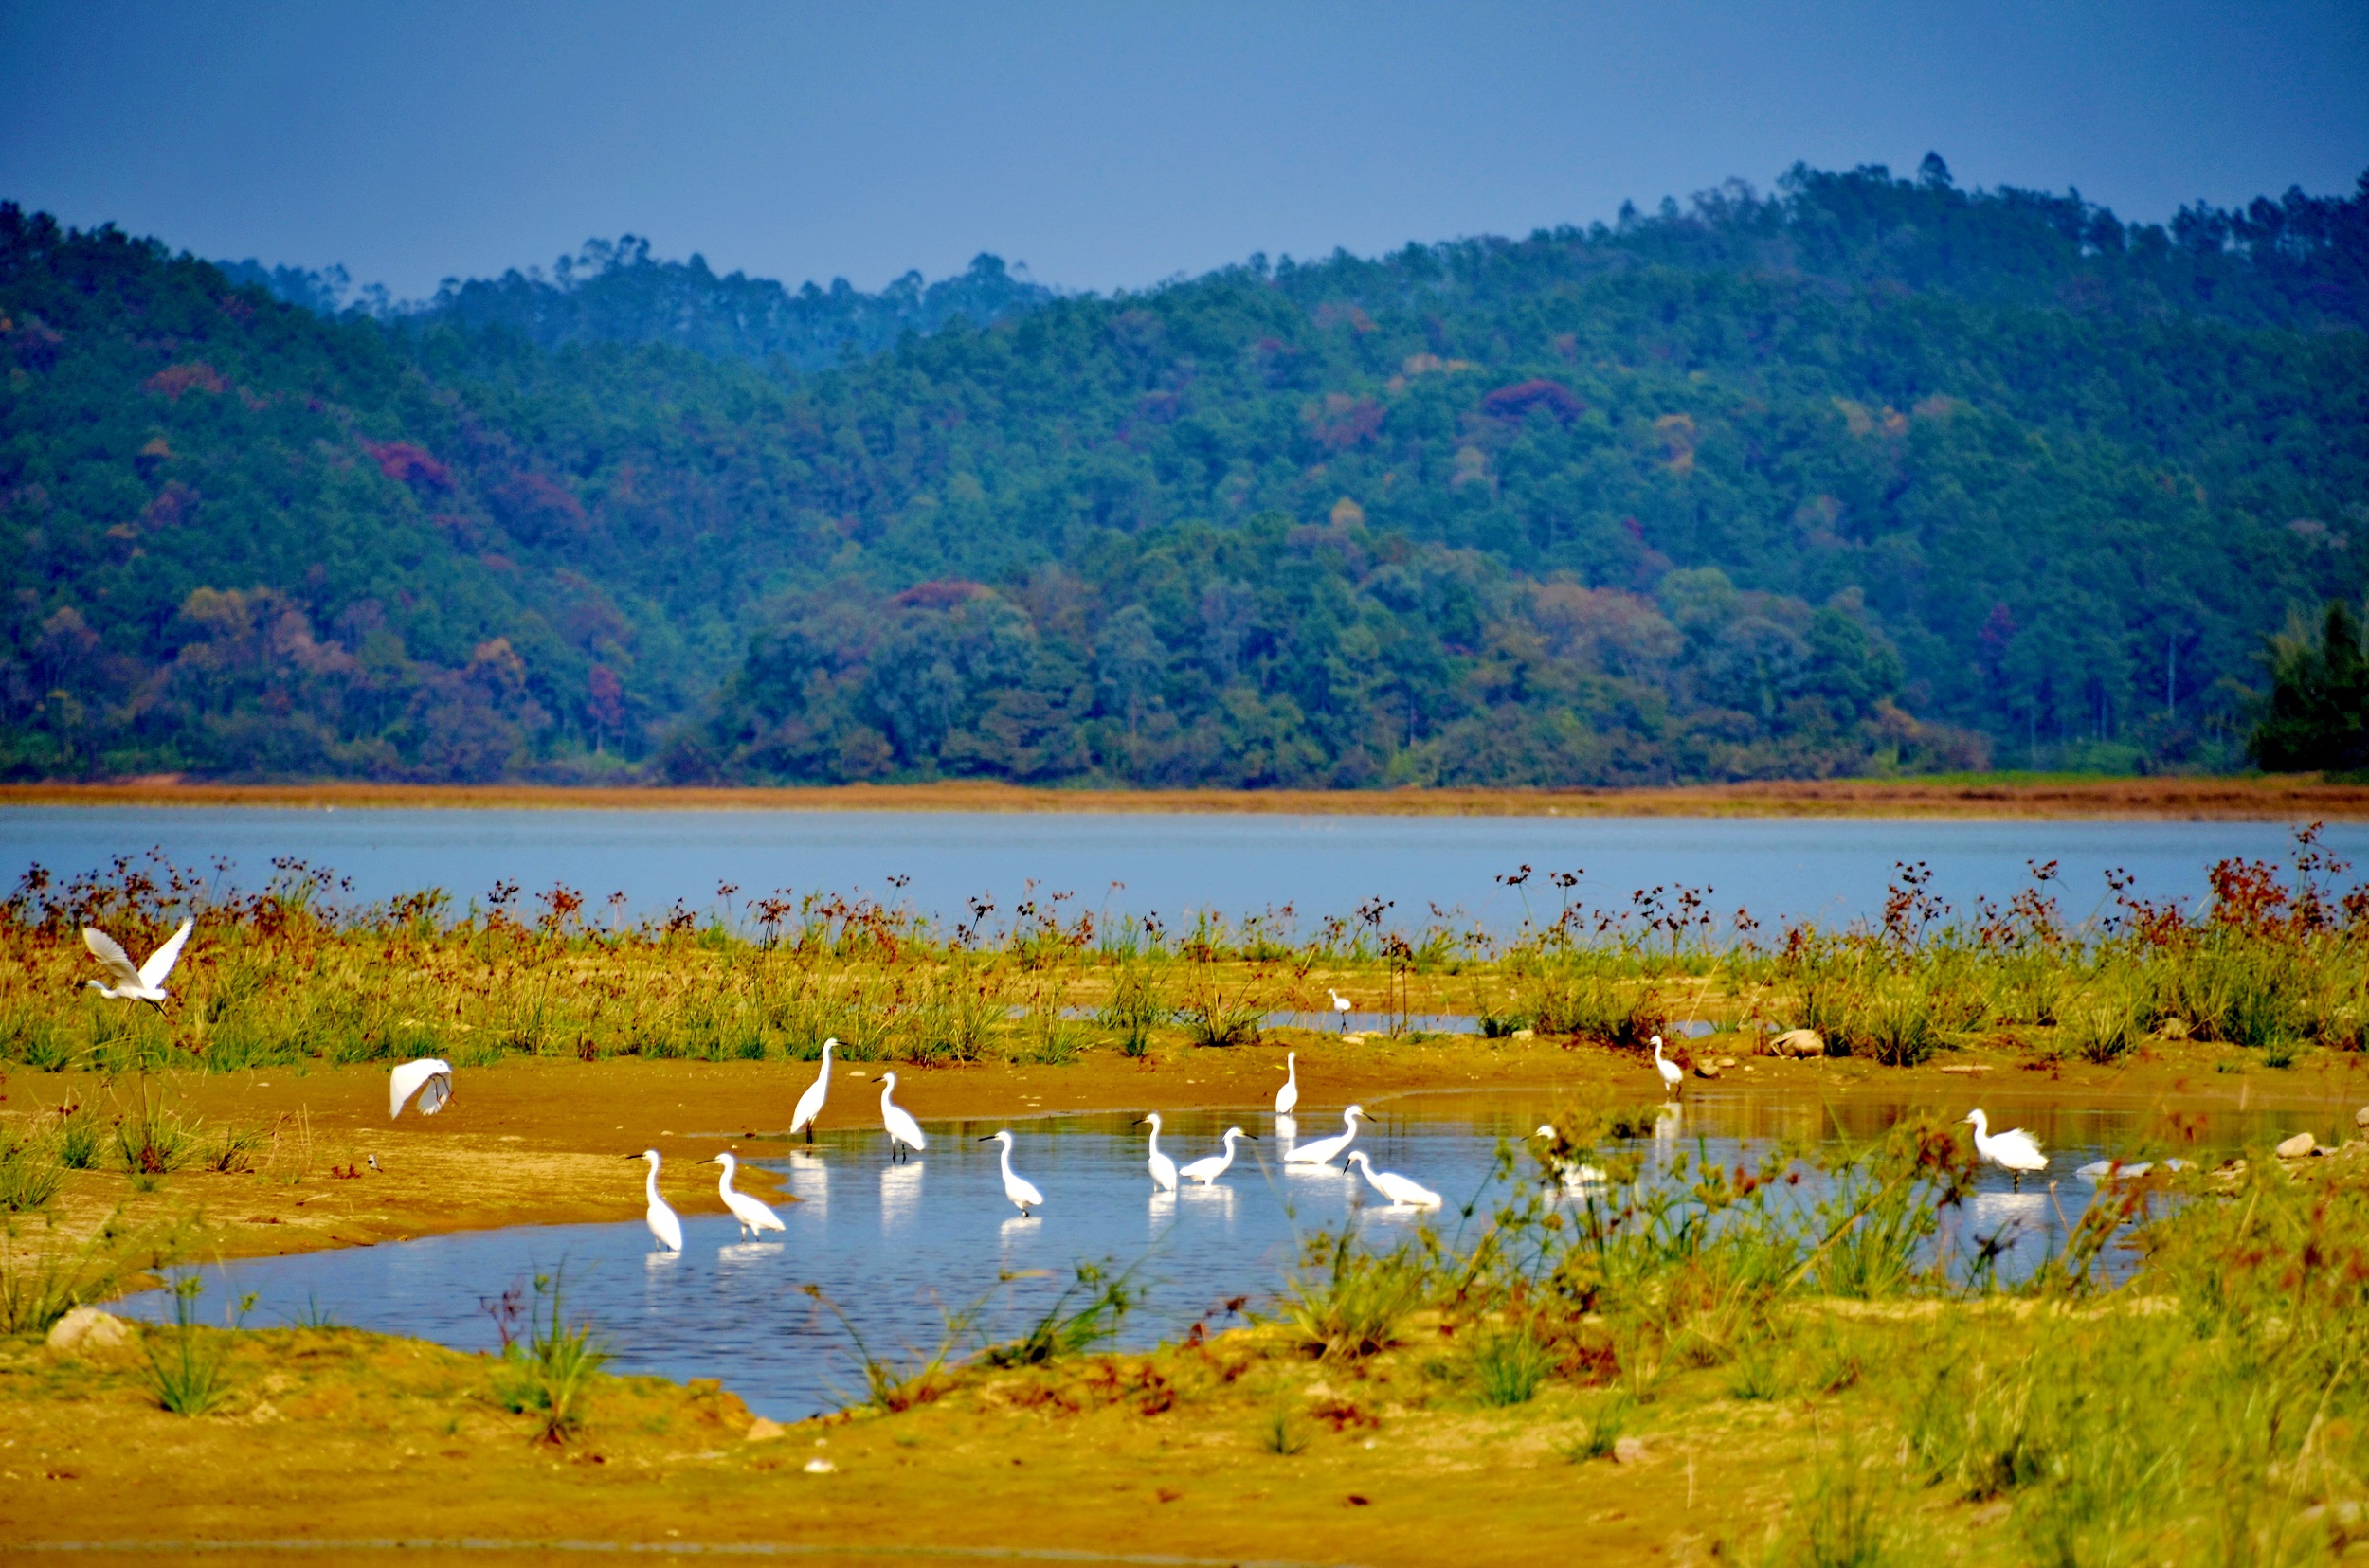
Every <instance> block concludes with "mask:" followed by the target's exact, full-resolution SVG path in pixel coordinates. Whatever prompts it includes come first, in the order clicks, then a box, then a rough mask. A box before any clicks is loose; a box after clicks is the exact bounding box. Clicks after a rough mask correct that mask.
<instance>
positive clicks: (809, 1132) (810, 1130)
mask: <svg viewBox="0 0 2369 1568" xmlns="http://www.w3.org/2000/svg"><path fill="white" fill-rule="evenodd" d="M806 1142H807V1143H809V1144H811V1143H813V1142H814V1118H813V1117H811V1116H809V1117H807V1118H806Z"/></svg>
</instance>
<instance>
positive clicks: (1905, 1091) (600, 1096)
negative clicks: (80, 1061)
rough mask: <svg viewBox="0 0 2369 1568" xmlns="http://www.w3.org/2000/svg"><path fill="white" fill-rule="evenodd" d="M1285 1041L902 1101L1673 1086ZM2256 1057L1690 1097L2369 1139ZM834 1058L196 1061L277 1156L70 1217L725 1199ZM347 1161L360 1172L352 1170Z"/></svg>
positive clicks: (372, 1239) (514, 1212)
mask: <svg viewBox="0 0 2369 1568" xmlns="http://www.w3.org/2000/svg"><path fill="white" fill-rule="evenodd" d="M1727 1038H1730V1037H1725V1036H1714V1037H1713V1039H1712V1040H1711V1041H1709V1042H1706V1043H1705V1045H1704V1047H1703V1051H1704V1054H1705V1055H1706V1056H1707V1057H1709V1056H1711V1055H1713V1054H1716V1053H1721V1052H1725V1051H1730V1050H1733V1049H1735V1047H1734V1046H1733V1045H1732V1044H1727V1043H1722V1042H1723V1040H1726V1039H1727ZM1269 1042H1270V1043H1268V1044H1265V1045H1261V1046H1258V1047H1245V1048H1238V1049H1234V1050H1192V1049H1177V1050H1173V1051H1168V1052H1165V1053H1163V1054H1160V1055H1159V1056H1157V1057H1155V1058H1153V1059H1152V1060H1151V1062H1150V1063H1149V1064H1148V1065H1147V1064H1141V1063H1137V1062H1134V1061H1130V1060H1129V1059H1127V1058H1125V1057H1123V1056H1120V1055H1117V1054H1114V1053H1110V1052H1099V1051H1097V1052H1089V1053H1087V1054H1085V1055H1084V1056H1082V1057H1081V1058H1079V1059H1078V1060H1077V1061H1076V1062H1073V1063H1070V1064H1068V1065H1065V1066H1058V1067H1053V1066H1006V1065H1003V1064H980V1065H973V1066H967V1067H948V1068H915V1067H912V1066H900V1067H898V1068H897V1072H898V1085H897V1102H898V1103H899V1104H900V1105H902V1106H904V1107H906V1108H908V1109H910V1110H912V1111H913V1113H914V1114H915V1115H916V1116H919V1117H920V1118H921V1119H922V1120H923V1121H924V1122H925V1123H926V1122H931V1121H935V1120H940V1119H960V1120H971V1121H984V1120H989V1119H993V1120H998V1121H1008V1120H1019V1119H1022V1118H1025V1117H1029V1116H1038V1115H1052V1114H1055V1113H1060V1112H1080V1111H1112V1112H1116V1111H1144V1110H1163V1111H1176V1110H1182V1109H1188V1108H1237V1107H1240V1108H1261V1107H1264V1106H1266V1105H1267V1104H1269V1103H1270V1102H1271V1100H1272V1098H1273V1095H1274V1092H1275V1088H1276V1086H1277V1085H1278V1084H1280V1083H1281V1081H1282V1070H1283V1056H1284V1051H1285V1049H1286V1048H1287V1047H1288V1048H1291V1049H1295V1050H1297V1051H1298V1052H1299V1054H1300V1081H1301V1085H1302V1091H1303V1100H1302V1115H1303V1123H1304V1124H1305V1125H1313V1123H1314V1122H1315V1121H1318V1120H1329V1118H1330V1117H1331V1116H1332V1115H1334V1114H1336V1113H1337V1111H1338V1108H1340V1107H1341V1106H1343V1105H1345V1104H1347V1103H1348V1102H1349V1101H1351V1100H1356V1101H1360V1102H1362V1103H1363V1104H1365V1106H1366V1107H1367V1108H1369V1109H1372V1110H1375V1111H1376V1112H1377V1113H1379V1114H1383V1115H1387V1114H1389V1112H1390V1110H1391V1108H1392V1107H1393V1104H1394V1102H1395V1103H1397V1104H1398V1105H1399V1106H1400V1108H1402V1109H1403V1108H1413V1105H1414V1103H1415V1101H1416V1097H1431V1096H1437V1095H1442V1094H1456V1093H1470V1094H1485V1095H1487V1096H1489V1097H1490V1098H1491V1099H1492V1100H1502V1099H1504V1098H1506V1097H1509V1096H1510V1097H1513V1098H1517V1099H1519V1100H1520V1101H1521V1102H1522V1103H1523V1105H1524V1106H1525V1107H1526V1108H1528V1107H1534V1108H1537V1109H1538V1111H1539V1113H1540V1114H1542V1115H1544V1114H1547V1113H1549V1112H1550V1111H1551V1110H1552V1108H1553V1107H1554V1104H1555V1102H1556V1101H1557V1099H1558V1098H1559V1097H1568V1096H1582V1095H1585V1096H1593V1097H1596V1098H1603V1097H1607V1096H1610V1097H1614V1098H1619V1099H1622V1100H1651V1099H1655V1098H1657V1097H1658V1093H1659V1084H1658V1082H1657V1081H1656V1080H1655V1078H1654V1077H1653V1075H1652V1073H1651V1071H1650V1068H1648V1067H1647V1066H1644V1065H1642V1064H1640V1062H1639V1060H1638V1059H1637V1057H1636V1056H1634V1055H1630V1054H1621V1053H1619V1052H1615V1051H1611V1050H1608V1049H1605V1048H1602V1047H1598V1046H1587V1045H1565V1044H1564V1043H1562V1042H1560V1041H1555V1040H1527V1041H1525V1040H1491V1041H1480V1040H1475V1039H1474V1038H1472V1037H1470V1036H1448V1037H1438V1036H1435V1037H1433V1038H1430V1039H1427V1040H1423V1041H1420V1042H1391V1041H1387V1040H1384V1039H1382V1038H1379V1037H1377V1038H1375V1039H1372V1040H1370V1041H1367V1042H1365V1043H1359V1044H1352V1043H1347V1042H1345V1041H1343V1040H1341V1039H1340V1038H1338V1037H1337V1036H1329V1035H1325V1034H1322V1033H1317V1032H1313V1031H1302V1030H1276V1031H1271V1032H1270V1036H1269ZM2233 1056H2234V1053H2231V1052H2228V1051H2226V1050H2224V1049H2223V1048H2219V1047H2212V1046H2201V1045H2189V1044H2169V1043H2166V1044H2163V1045H2161V1046H2159V1047H2156V1048H2153V1049H2150V1050H2148V1051H2146V1052H2143V1053H2141V1054H2138V1055H2137V1056H2135V1057H2133V1058H2130V1059H2128V1060H2126V1061H2125V1063H2123V1064H2120V1065H2118V1066H2116V1067H2113V1068H2099V1067H2089V1066H2086V1065H2082V1064H2079V1063H2059V1064H2048V1063H2037V1062H2034V1061H2033V1060H2032V1059H2031V1058H2029V1057H2024V1056H2020V1055H2017V1054H2013V1053H2009V1052H1984V1051H1973V1052H1959V1053H1951V1054H1948V1055H1947V1056H1946V1057H1945V1058H1944V1059H1943V1060H1942V1061H1941V1062H1938V1063H1936V1064H1934V1065H1929V1066H1926V1067H1923V1068H1917V1069H1908V1070H1901V1069H1890V1068H1883V1067H1879V1066H1876V1065H1875V1064H1873V1063H1871V1062H1866V1061H1859V1060H1832V1061H1830V1060H1816V1061H1806V1062H1795V1061H1782V1060H1778V1059H1775V1058H1770V1057H1753V1058H1750V1060H1749V1061H1748V1063H1740V1064H1739V1065H1738V1066H1736V1067H1734V1068H1730V1069H1727V1071H1726V1072H1724V1073H1723V1074H1722V1075H1721V1077H1720V1079H1719V1080H1718V1081H1717V1082H1715V1083H1714V1082H1708V1081H1705V1080H1701V1079H1691V1080H1690V1082H1689V1086H1688V1092H1689V1093H1690V1094H1691V1095H1693V1096H1695V1097H1697V1098H1698V1099H1700V1098H1704V1097H1712V1096H1715V1097H1717V1098H1718V1099H1720V1100H1722V1101H1724V1102H1727V1103H1728V1104H1730V1105H1731V1106H1734V1107H1735V1108H1738V1109H1739V1110H1741V1111H1742V1112H1743V1113H1744V1114H1745V1117H1746V1118H1747V1120H1748V1121H1749V1122H1750V1123H1751V1124H1752V1125H1756V1126H1762V1127H1763V1128H1764V1130H1766V1131H1768V1132H1770V1133H1778V1132H1782V1131H1802V1130H1808V1129H1807V1128H1805V1127H1803V1126H1801V1118H1802V1114H1803V1112H1804V1110H1805V1108H1817V1107H1829V1108H1833V1109H1834V1111H1835V1112H1836V1114H1838V1115H1840V1116H1842V1117H1843V1118H1844V1119H1845V1121H1846V1125H1849V1126H1852V1127H1853V1130H1854V1131H1855V1132H1872V1131H1873V1130H1875V1128H1876V1126H1879V1125H1880V1124H1879V1123H1878V1122H1875V1121H1872V1120H1866V1119H1865V1118H1861V1117H1854V1115H1853V1114H1852V1112H1853V1108H1854V1106H1861V1105H1863V1106H1866V1107H1867V1108H1868V1109H1869V1110H1870V1111H1871V1112H1873V1111H1875V1110H1876V1109H1877V1108H1883V1109H1884V1110H1886V1111H1889V1108H1891V1107H1893V1106H1896V1105H1897V1104H1899V1103H1900V1102H1902V1101H1904V1100H1906V1101H1908V1102H1909V1103H1912V1104H1929V1105H1931V1106H1932V1107H1934V1108H1937V1109H1950V1110H1951V1111H1952V1113H1953V1114H1954V1113H1956V1112H1957V1111H1959V1110H1962V1108H1964V1107H1965V1106H1970V1105H1973V1104H1976V1103H1978V1102H1980V1103H1981V1104H1984V1105H1986V1106H1987V1107H1989V1108H1991V1110H1992V1112H1993V1114H1994V1115H1995V1116H1998V1117H2000V1118H2006V1117H2017V1118H2022V1119H2025V1120H2027V1121H2030V1122H2031V1124H2032V1125H2033V1126H2034V1130H2035V1131H2038V1132H2040V1133H2041V1134H2042V1135H2043V1136H2044V1137H2047V1136H2049V1135H2050V1131H2051V1121H2050V1118H2051V1117H2052V1116H2053V1115H2055V1114H2057V1113H2060V1112H2064V1113H2070V1112H2071V1111H2073V1110H2075V1109H2077V1108H2124V1109H2146V1108H2161V1109H2163V1110H2166V1111H2173V1110H2177V1111H2179V1112H2183V1113H2187V1114H2190V1115H2196V1114H2199V1113H2201V1114H2204V1115H2207V1116H2209V1115H2211V1114H2212V1113H2215V1112H2226V1111H2233V1110H2279V1111H2284V1112H2290V1113H2292V1114H2293V1119H2294V1121H2295V1124H2296V1129H2297V1130H2300V1129H2301V1128H2303V1127H2305V1126H2310V1127H2312V1128H2313V1129H2314V1130H2316V1132H2317V1133H2318V1135H2319V1137H2320V1138H2321V1139H2322V1140H2323V1141H2324V1142H2330V1143H2333V1142H2336V1141H2338V1140H2340V1139H2341V1138H2342V1137H2345V1136H2350V1135H2352V1121H2351V1109H2352V1108H2353V1107H2355V1106H2358V1105H2360V1104H2361V1103H2362V1102H2363V1099H2364V1098H2369V1070H2365V1069H2364V1066H2363V1062H2362V1058H2361V1057H2360V1056H2359V1055H2357V1054H2336V1053H2329V1052H2319V1053H2314V1054H2311V1055H2310V1056H2308V1057H2306V1060H2305V1062H2304V1064H2303V1065H2301V1066H2299V1067H2297V1068H2294V1069H2290V1070H2288V1071H2285V1072H2269V1071H2264V1070H2261V1069H2259V1068H2250V1069H2249V1070H2247V1071H2244V1072H2219V1071H2216V1068H2217V1067H2218V1066H2219V1065H2220V1064H2221V1063H2222V1062H2223V1061H2225V1060H2228V1059H2231V1058H2233ZM1747 1066H1748V1069H1749V1071H1746V1067H1747ZM1953 1069H1955V1070H1956V1071H1952V1070H1953ZM1968 1070H1971V1071H1968ZM879 1071H881V1068H880V1067H879V1066H878V1065H875V1064H847V1063H842V1064H841V1065H840V1067H839V1069H838V1072H839V1076H838V1077H837V1078H836V1079H835V1080H834V1083H833V1089H832V1095H831V1101H830V1105H829V1108H828V1109H827V1110H826V1111H825V1113H824V1116H823V1126H824V1127H825V1128H826V1129H846V1128H877V1126H878V1125H879V1122H878V1094H879V1090H878V1088H877V1086H876V1085H875V1084H874V1083H873V1082H872V1081H871V1080H872V1078H873V1076H874V1075H875V1074H876V1073H877V1072H879ZM812 1075H813V1069H812V1067H811V1066H810V1065H807V1064H802V1063H787V1062H691V1061H647V1060H638V1059H633V1058H617V1059H611V1060H607V1061H603V1062H600V1063H597V1064H587V1063H582V1062H577V1061H574V1060H572V1059H566V1060H552V1059H542V1060H536V1059H529V1058H514V1059H511V1060H508V1061H505V1062H502V1063H500V1064H498V1065H496V1066H491V1067H479V1068H469V1069H464V1070H463V1071H461V1072H459V1073H458V1074H457V1075H456V1079H455V1094H454V1097H453V1100H452V1102H451V1103H450V1104H449V1105H448V1106H447V1107H446V1108H444V1110H443V1113H442V1114H440V1115H438V1116H435V1117H422V1116H419V1115H417V1114H416V1113H414V1112H412V1111H408V1110H407V1111H406V1112H405V1113H404V1115H403V1116H402V1117H401V1118H400V1119H398V1120H396V1121H393V1122H389V1120H388V1119H387V1074H386V1072H385V1071H384V1070H383V1069H378V1068H367V1067H355V1068H344V1069H316V1070H313V1071H310V1072H299V1071H298V1070H297V1069H296V1068H293V1067H286V1066H282V1067H273V1068H262V1069H256V1070H252V1071H247V1072H226V1073H216V1074H210V1075H197V1074H192V1075H189V1076H186V1077H182V1078H178V1079H175V1080H173V1081H172V1083H171V1084H170V1085H169V1086H167V1093H168V1095H169V1096H170V1098H171V1100H172V1103H173V1104H174V1105H176V1106H177V1107H178V1108H180V1109H181V1110H182V1111H183V1113H184V1114H187V1115H192V1116H196V1117H200V1118H202V1119H203V1120H204V1122H205V1123H206V1124H207V1125H208V1126H224V1125H233V1126H257V1127H263V1126H268V1127H273V1128H275V1129H277V1133H278V1136H277V1139H276V1142H275V1143H274V1144H270V1145H267V1146H266V1147H265V1149H263V1150H262V1151H261V1152H260V1153H259V1154H258V1156H257V1159H256V1167H255V1168H254V1169H252V1170H248V1171H242V1172H238V1173H232V1174H224V1173H219V1172H213V1171H207V1170H196V1169H185V1170H182V1171H178V1172H175V1173H173V1174H172V1175H170V1176H168V1177H165V1178H164V1179H162V1180H161V1181H158V1182H156V1183H155V1184H154V1188H153V1190H150V1191H146V1192H140V1191H136V1190H134V1187H133V1184H132V1183H131V1182H130V1181H129V1180H128V1179H127V1178H126V1177H124V1176H123V1175H121V1174H120V1173H118V1172H112V1171H86V1172H78V1173H75V1174H74V1175H73V1176H71V1177H70V1178H69V1179H68V1183H67V1186H66V1189H65V1191H64V1193H63V1195H62V1196H61V1197H60V1199H58V1200H57V1204H56V1209H57V1213H58V1216H59V1217H60V1219H61V1220H62V1221H63V1225H64V1227H65V1229H66V1231H67V1233H68V1234H88V1232H89V1231H90V1230H92V1229H94V1228H95V1227H96V1226H97V1225H98V1224H99V1221H100V1220H101V1219H103V1218H104V1217H107V1216H108V1215H110V1214H112V1213H116V1212H118V1210H119V1209H120V1210H121V1211H122V1212H123V1213H124V1216H125V1217H126V1218H127V1219H128V1220H129V1221H131V1222H132V1223H134V1224H162V1223H164V1222H166V1221H168V1220H172V1219H175V1218H181V1219H187V1218H189V1217H192V1216H194V1217H202V1220H203V1227H204V1228H203V1233H202V1237H201V1238H199V1239H197V1240H196V1241H195V1242H194V1243H193V1246H194V1250H195V1252H196V1253H199V1254H200V1255H206V1256H222V1257H245V1256H260V1255H269V1254H274V1253H295V1252H310V1251H315V1250H317V1249H320V1248H324V1247H340V1246H356V1245H371V1244H374V1243H376V1242H379V1241H387V1240H397V1239H404V1238H407V1237H411V1236H415V1235H428V1234H431V1233H436V1232H442V1231H461V1230H477V1229H484V1228H489V1227H495V1226H501V1225H515V1224H569V1223H578V1222H588V1221H601V1220H624V1219H633V1218H637V1217H640V1215H641V1213H642V1171H641V1168H640V1167H639V1166H638V1165H636V1166H632V1167H630V1168H629V1167H628V1166H627V1165H626V1164H625V1163H624V1162H625V1160H627V1159H629V1158H630V1157H632V1156H635V1155H638V1154H639V1153H640V1151H641V1150H642V1149H643V1148H646V1147H654V1148H657V1149H658V1150H660V1152H661V1153H662V1154H663V1155H664V1156H665V1157H666V1165H665V1174H664V1178H663V1181H662V1187H663V1190H664V1191H665V1193H666V1195H667V1199H668V1200H669V1201H670V1202H672V1203H674V1204H675V1205H676V1206H677V1207H678V1208H680V1209H682V1210H683V1211H685V1212H687V1213H694V1214H698V1213H721V1212H723V1211H722V1203H721V1201H720V1200H719V1199H718V1198H717V1197H716V1192H715V1182H714V1170H713V1168H712V1167H711V1168H708V1169H705V1170H702V1169H699V1168H697V1167H696V1164H695V1162H697V1161H700V1160H704V1159H706V1158H708V1157H709V1156H710V1155H713V1154H714V1153H715V1152H716V1151H717V1150H718V1149H720V1148H725V1147H731V1146H740V1147H742V1149H743V1152H744V1153H763V1152H764V1149H765V1146H766V1145H763V1144H750V1140H752V1139H758V1138H768V1137H771V1136H776V1135H777V1134H778V1129H779V1128H780V1127H781V1126H784V1125H785V1124H786V1123H787V1121H788V1120H789V1114H790V1108H791V1107H792V1106H793V1105H794V1104H795V1102H796V1100H797V1097H798V1095H799V1093H800V1091H802V1090H804V1089H805V1086H806V1085H807V1084H808V1083H809V1082H811V1081H812ZM131 1093H132V1090H130V1089H129V1088H127V1086H126V1085H124V1084H122V1083H116V1084H112V1085H111V1084H109V1083H108V1082H107V1081H105V1080H103V1079H100V1078H99V1077H97V1076H95V1075H93V1074H88V1073H80V1072H65V1073H55V1074H50V1073H34V1072H17V1073H15V1074H14V1075H12V1076H8V1077H6V1078H0V1113H6V1114H8V1115H9V1116H11V1117H28V1116H39V1115H41V1114H44V1113H45V1112H46V1111H48V1110H49V1109H51V1108H55V1107H58V1106H61V1105H64V1104H72V1103H83V1104H91V1105H98V1106H101V1107H105V1106H108V1105H109V1104H110V1103H111V1099H113V1100H115V1101H121V1102H124V1103H129V1100H130V1095H131ZM1862 1122H1864V1124H1865V1125H1861V1124H1862ZM771 1146H773V1147H775V1148H778V1147H779V1146H780V1145H779V1144H773V1145H771ZM372 1155H375V1156H376V1157H377V1160H378V1163H379V1169H377V1170H375V1171H373V1170H371V1168H370V1166H369V1158H370V1157H371V1156H372ZM347 1171H352V1172H354V1173H355V1174H353V1175H351V1176H347V1175H343V1174H339V1173H343V1172H347ZM742 1182H743V1184H744V1185H745V1186H746V1187H747V1188H748V1189H749V1190H750V1191H754V1192H758V1193H760V1194H763V1195H764V1196H766V1197H767V1198H768V1199H769V1200H779V1201H789V1200H790V1199H788V1198H787V1195H786V1194H782V1193H780V1192H779V1191H778V1190H775V1188H774V1181H773V1179H772V1178H771V1177H769V1175H767V1174H766V1173H764V1172H762V1171H757V1170H744V1171H743V1173H742Z"/></svg>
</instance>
